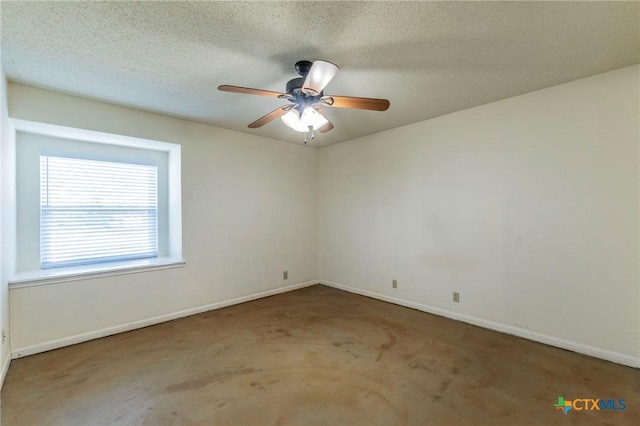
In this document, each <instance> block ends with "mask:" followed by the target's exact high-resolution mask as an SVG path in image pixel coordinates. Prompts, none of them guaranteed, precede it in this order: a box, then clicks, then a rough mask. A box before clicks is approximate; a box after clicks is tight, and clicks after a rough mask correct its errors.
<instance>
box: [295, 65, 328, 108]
mask: <svg viewBox="0 0 640 426" xmlns="http://www.w3.org/2000/svg"><path fill="white" fill-rule="evenodd" d="M301 62H305V61H301ZM299 63H300V62H298V64H299ZM298 64H296V69H297V68H298V67H297V65H298ZM304 81H305V78H304V77H298V78H294V79H292V80H289V81H288V82H287V94H289V95H291V96H292V97H291V98H289V102H291V103H294V104H296V109H297V110H298V111H300V112H302V110H303V109H304V108H305V107H307V106H309V105H314V104H317V103H318V102H319V101H320V98H321V97H323V96H324V93H323V92H320V93H318V94H317V95H316V96H312V95H309V94H307V93H304V92H303V91H302V90H301V89H302V86H303V85H304Z"/></svg>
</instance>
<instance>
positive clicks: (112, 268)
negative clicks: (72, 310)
mask: <svg viewBox="0 0 640 426" xmlns="http://www.w3.org/2000/svg"><path fill="white" fill-rule="evenodd" d="M10 121H11V124H12V126H13V127H14V129H15V133H14V137H15V143H16V145H20V141H21V139H23V137H22V136H21V135H20V134H21V133H24V134H28V135H29V137H32V136H33V137H34V138H35V139H36V140H39V141H40V142H41V143H42V144H41V143H33V140H31V141H30V142H29V143H27V144H25V145H31V146H30V147H27V148H26V149H27V151H29V150H30V152H28V153H27V154H25V153H24V152H23V151H24V149H25V146H17V147H16V151H17V152H16V173H17V179H16V190H17V202H16V204H17V205H16V207H17V211H18V222H19V223H17V224H16V225H17V235H16V237H17V238H16V245H17V246H18V247H16V248H17V250H16V252H17V253H16V254H17V256H16V258H15V259H14V263H15V264H14V268H13V271H14V273H13V274H12V276H11V279H10V281H9V283H10V284H11V285H13V286H29V285H41V284H48V283H51V282H64V281H69V280H78V279H84V278H86V277H96V276H108V275H114V274H120V273H132V272H140V271H144V270H149V269H165V268H167V267H179V266H182V265H183V264H184V260H183V259H182V211H181V210H182V203H181V170H180V168H181V164H180V163H181V147H180V145H179V144H175V143H170V142H160V141H154V140H150V139H142V138H136V137H130V136H122V135H115V134H110V133H103V132H97V131H92V130H84V129H76V128H71V127H65V126H59V125H53V124H47V123H39V122H33V121H27V120H19V119H10ZM34 145H36V146H34ZM132 153H133V154H132ZM25 155H26V156H27V157H28V156H31V161H33V159H34V158H36V160H35V162H36V163H39V158H40V155H52V156H64V157H70V158H84V159H90V160H100V161H116V162H125V163H127V162H128V163H134V164H147V165H159V164H160V163H161V162H162V161H164V164H161V166H162V168H163V171H162V172H160V167H159V177H158V178H159V182H158V185H159V188H158V198H159V199H158V202H159V205H158V212H159V213H158V214H159V218H158V220H159V231H160V232H159V235H158V244H159V246H158V248H159V256H158V258H148V259H138V260H127V261H122V262H103V263H95V264H93V265H79V266H69V267H59V268H47V269H41V268H40V183H39V164H36V165H35V166H37V169H38V171H37V173H36V178H35V180H36V181H37V185H35V188H34V186H33V185H32V184H31V185H27V188H24V186H25V183H24V179H21V177H22V178H24V176H21V173H22V174H24V172H25V171H24V167H25V164H23V162H25V161H29V158H26V159H25V158H24V157H25ZM132 155H133V156H132ZM162 158H164V160H161V159H162ZM31 166H34V165H33V164H31ZM161 174H163V176H160V175H161ZM161 181H162V182H163V183H162V184H161V183H160V182H161ZM34 189H35V193H34ZM25 192H27V193H28V195H27V196H28V197H31V199H30V200H28V203H27V205H29V206H30V207H26V206H25V205H23V202H24V200H22V197H23V196H24V195H25ZM160 198H163V201H162V205H161V203H160ZM36 200H37V203H38V204H37V207H36V205H35V204H34V202H35V201H36ZM25 210H26V211H25ZM161 211H163V213H162V214H161V213H160V212H161ZM160 216H163V217H162V218H161V217H160ZM36 218H37V220H36ZM25 221H26V224H27V226H24V225H25ZM34 226H35V228H36V231H35V233H36V234H37V238H35V241H34V237H33V235H25V232H29V231H28V230H25V228H33V227H34ZM25 240H28V243H27V247H26V248H25V247H24V246H22V247H21V245H23V244H24V243H21V244H18V242H23V241H25ZM36 246H37V249H36ZM25 256H26V257H28V259H29V260H25Z"/></svg>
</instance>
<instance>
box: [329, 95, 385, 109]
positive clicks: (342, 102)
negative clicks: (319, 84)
mask: <svg viewBox="0 0 640 426" xmlns="http://www.w3.org/2000/svg"><path fill="white" fill-rule="evenodd" d="M320 102H321V103H322V104H323V105H326V106H330V107H334V108H355V109H368V110H372V111H386V110H387V109H388V108H389V105H390V103H389V101H388V100H386V99H375V98H355V97H352V96H324V97H323V98H322V99H320Z"/></svg>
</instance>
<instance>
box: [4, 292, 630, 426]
mask: <svg viewBox="0 0 640 426" xmlns="http://www.w3.org/2000/svg"><path fill="white" fill-rule="evenodd" d="M558 396H564V397H565V398H566V399H573V398H615V399H619V398H623V399H625V401H626V407H627V408H626V410H624V411H576V410H573V411H570V412H569V413H568V414H567V415H564V414H563V413H561V412H560V411H557V410H556V409H555V408H554V406H553V404H554V403H555V402H556V401H557V399H558ZM639 419H640V372H639V371H638V370H635V369H633V368H629V367H623V366H620V365H616V364H613V363H609V362H605V361H600V360H597V359H594V358H590V357H587V356H583V355H579V354H575V353H572V352H568V351H564V350H561V349H555V348H552V347H549V346H545V345H542V344H538V343H533V342H529V341H527V340H523V339H519V338H515V337H511V336H507V335H504V334H500V333H496V332H492V331H488V330H484V329H481V328H477V327H474V326H470V325H467V324H464V323H459V322H455V321H452V320H448V319H445V318H440V317H437V316H434V315H429V314H425V313H422V312H418V311H415V310H412V309H407V308H403V307H399V306H395V305H392V304H388V303H384V302H380V301H376V300H373V299H369V298H366V297H362V296H357V295H353V294H349V293H345V292H341V291H338V290H335V289H331V288H328V287H324V286H314V287H310V288H306V289H302V290H298V291H294V292H290V293H286V294H282V295H278V296H273V297H269V298H266V299H261V300H257V301H253V302H249V303H245V304H242V305H237V306H233V307H229V308H225V309H221V310H217V311H212V312H207V313H204V314H200V315H195V316H192V317H189V318H184V319H180V320H176V321H171V322H168V323H164V324H160V325H157V326H153V327H148V328H145V329H141V330H137V331H132V332H129V333H124V334H119V335H116V336H112V337H108V338H104V339H99V340H95V341H92V342H88V343H83V344H80V345H76V346H72V347H68V348H64V349H59V350H56V351H52V352H48V353H44V354H40V355H34V356H31V357H27V358H23V359H19V360H14V361H13V362H12V363H11V367H10V369H9V373H8V375H7V378H6V382H5V385H4V388H3V390H2V424H3V425H5V426H10V425H49V424H55V425H102V424H122V425H134V424H135V425H137V424H147V425H183V424H200V425H290V424H300V425H303V424H304V425H405V424H406V425H426V424H430V425H578V424H579V425H583V424H609V425H627V424H628V425H636V426H637V425H638V424H639Z"/></svg>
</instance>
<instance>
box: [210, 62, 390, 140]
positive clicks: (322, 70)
mask: <svg viewBox="0 0 640 426" xmlns="http://www.w3.org/2000/svg"><path fill="white" fill-rule="evenodd" d="M295 68H296V71H297V73H298V74H300V77H297V78H294V79H292V80H289V81H288V82H287V86H286V93H281V92H273V91H270V90H261V89H251V88H249V87H239V86H228V85H222V86H218V90H222V91H225V92H234V93H244V94H248V95H259V96H269V97H273V98H279V99H286V100H288V101H289V102H290V103H289V104H287V105H284V106H282V107H280V108H278V109H276V110H274V111H271V112H270V113H268V114H267V115H265V116H263V117H260V118H259V119H257V120H256V121H254V122H253V123H251V124H249V126H248V127H249V128H250V129H255V128H257V127H261V126H264V125H265V124H267V123H269V122H270V121H272V120H274V119H276V118H278V117H281V118H282V121H283V122H284V124H286V125H287V126H288V127H290V128H292V129H293V130H296V131H298V132H304V133H305V140H304V142H305V143H307V133H310V134H311V139H313V138H314V134H313V132H314V131H316V130H317V131H319V132H320V133H325V132H328V131H329V130H331V129H333V124H332V123H331V121H330V120H329V118H328V117H327V116H326V114H325V113H324V112H323V110H322V107H325V106H327V107H333V108H354V109H367V110H372V111H385V110H386V109H387V108H389V101H388V100H386V99H375V98H355V97H352V96H333V95H325V94H324V93H323V89H324V88H325V87H326V86H327V84H329V82H330V81H331V79H332V78H333V77H334V76H335V75H336V74H337V73H338V70H339V69H340V68H338V66H337V65H335V64H332V63H331V62H327V61H315V62H310V61H299V62H296V65H295Z"/></svg>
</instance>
